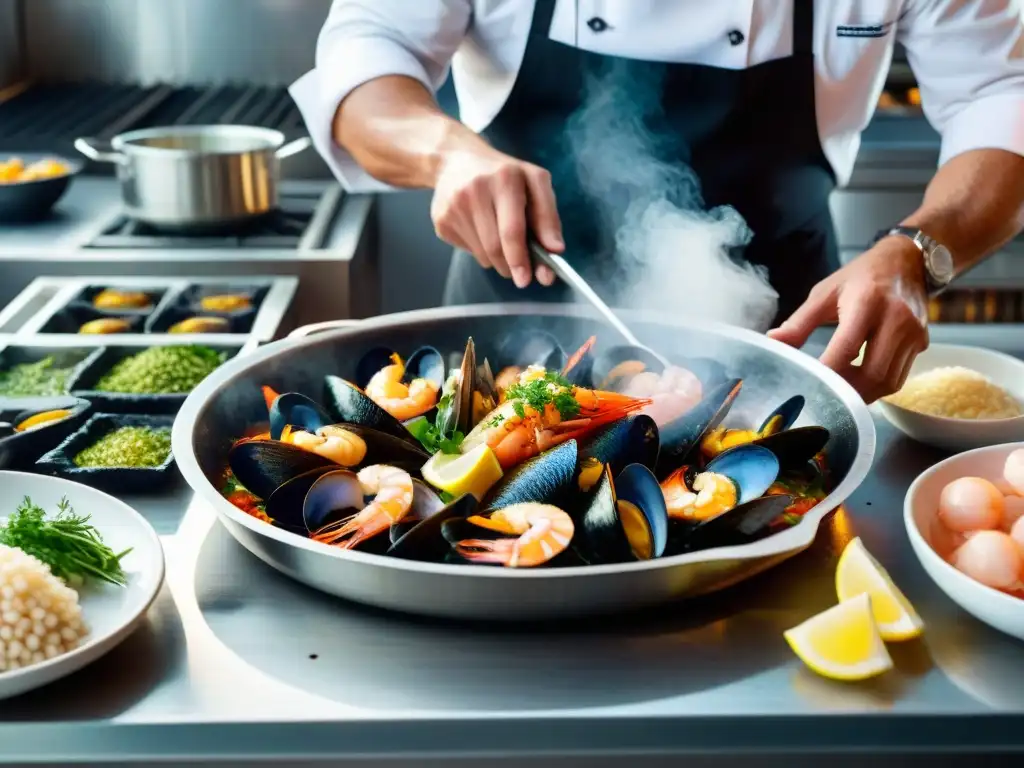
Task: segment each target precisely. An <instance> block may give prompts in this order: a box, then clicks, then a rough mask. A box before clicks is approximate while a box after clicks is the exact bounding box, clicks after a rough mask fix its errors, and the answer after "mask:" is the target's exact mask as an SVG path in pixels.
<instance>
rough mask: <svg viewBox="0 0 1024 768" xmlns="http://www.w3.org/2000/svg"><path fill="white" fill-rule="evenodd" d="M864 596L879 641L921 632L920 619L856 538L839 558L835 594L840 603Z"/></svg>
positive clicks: (908, 637) (912, 636)
mask: <svg viewBox="0 0 1024 768" xmlns="http://www.w3.org/2000/svg"><path fill="white" fill-rule="evenodd" d="M864 593H867V594H868V595H870V596H871V609H872V611H874V614H875V623H876V624H877V625H878V632H879V634H880V635H881V636H882V639H883V640H887V641H890V642H894V641H898V640H910V639H912V638H915V637H918V636H920V634H921V632H922V631H923V630H924V622H923V621H921V617H920V616H918V615H917V611H915V610H914V606H912V605H911V604H910V601H909V600H907V598H906V597H905V596H904V594H903V593H902V592H900V590H899V588H898V587H897V586H896V585H895V584H893V582H892V578H890V576H889V574H888V573H886V571H885V568H883V567H882V566H881V564H879V562H878V561H877V560H875V558H873V557H872V556H871V553H870V552H868V551H867V549H866V548H865V547H864V543H863V542H862V541H861V540H860V538H859V537H858V538H856V539H854V540H853V541H851V542H850V543H849V544H847V545H846V549H844V550H843V554H842V556H841V557H840V558H839V565H837V566H836V594H837V595H838V596H839V601H840V602H843V601H844V600H850V599H851V598H854V597H856V596H857V595H860V594H864Z"/></svg>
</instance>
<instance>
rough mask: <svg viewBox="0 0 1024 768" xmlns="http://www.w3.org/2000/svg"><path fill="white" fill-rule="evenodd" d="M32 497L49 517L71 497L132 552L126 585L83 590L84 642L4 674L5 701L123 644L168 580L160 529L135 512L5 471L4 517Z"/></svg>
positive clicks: (0, 480) (114, 543)
mask: <svg viewBox="0 0 1024 768" xmlns="http://www.w3.org/2000/svg"><path fill="white" fill-rule="evenodd" d="M25 496H28V497H30V498H31V499H32V502H33V503H34V504H38V505H39V506H40V507H42V508H43V509H44V510H46V512H47V514H56V510H57V504H58V502H60V500H61V498H63V497H67V499H68V501H69V502H70V503H71V506H72V507H73V508H74V510H75V512H77V513H79V514H86V515H91V516H92V521H91V522H92V524H93V525H95V526H96V528H97V529H98V530H99V532H100V534H101V535H102V536H103V540H104V541H105V542H106V543H107V544H108V545H110V547H111V548H112V549H113V550H114V551H115V552H121V551H123V550H125V549H127V548H129V547H131V548H132V551H131V552H130V553H128V554H127V555H126V556H125V557H124V559H123V560H122V561H121V563H122V566H123V568H124V571H125V573H126V574H127V576H128V584H127V586H125V587H117V586H114V585H112V584H101V583H95V582H89V583H88V584H87V585H86V586H84V587H82V588H81V589H80V590H79V602H80V604H81V606H82V613H83V615H84V618H85V621H86V623H87V624H88V626H89V630H90V632H89V635H88V637H87V638H86V639H85V642H84V643H83V644H82V645H80V646H79V647H78V648H76V649H75V650H73V651H71V652H70V653H66V654H64V655H63V656H58V657H57V658H54V659H50V660H49V661H45V662H42V663H41V664H36V665H34V666H31V667H25V668H24V669H18V670H14V671H11V672H0V699H6V698H10V697H11V696H17V695H19V694H22V693H25V692H26V691H30V690H32V689H34V688H39V687H41V686H43V685H46V684H48V683H51V682H53V681H54V680H58V679H60V678H62V677H65V676H66V675H69V674H71V673H72V672H75V671H77V670H79V669H81V668H82V667H84V666H86V665H87V664H90V663H92V662H93V661H95V660H96V659H98V658H100V657H101V656H102V655H103V654H105V653H107V651H109V650H111V649H112V648H114V647H115V646H116V645H118V643H120V642H121V641H122V640H124V639H125V638H126V637H128V635H130V634H131V633H132V631H133V630H134V629H135V628H136V627H137V626H138V624H139V623H140V621H141V620H142V619H143V618H144V616H145V614H146V611H147V610H148V609H149V606H150V605H152V603H153V600H154V599H155V598H156V596H157V593H158V592H159V591H160V586H161V585H162V584H163V580H164V553H163V549H162V548H161V546H160V538H159V537H158V536H157V534H156V531H154V530H153V528H152V526H151V525H150V524H149V523H148V522H146V520H145V519H144V518H143V517H142V516H141V515H140V514H139V513H138V512H136V511H135V510H133V509H132V508H131V507H129V506H128V505H127V504H124V503H123V502H121V501H118V500H117V499H115V498H114V497H112V496H108V495H107V494H105V493H102V492H101V491H97V490H95V489H94V488H89V487H87V486H84V485H79V484H78V483H73V482H71V481H69V480H61V479H60V478H56V477H48V476H44V475H31V474H27V473H24V472H0V501H2V506H0V516H2V517H4V518H6V517H8V516H9V515H10V514H11V513H13V512H14V510H15V508H16V507H17V506H18V504H19V503H20V502H21V500H22V499H23V498H24V497H25Z"/></svg>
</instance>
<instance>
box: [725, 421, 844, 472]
mask: <svg viewBox="0 0 1024 768" xmlns="http://www.w3.org/2000/svg"><path fill="white" fill-rule="evenodd" d="M829 437H830V435H829V431H828V430H827V429H825V427H818V426H810V427H797V428H796V429H787V430H785V431H784V432H778V433H776V434H774V435H769V436H768V437H762V438H760V439H759V440H755V441H754V442H753V443H752V445H757V446H760V447H762V448H766V449H768V450H769V451H771V452H772V453H774V454H775V455H776V456H777V457H778V459H779V464H780V465H781V467H782V468H783V469H796V468H798V467H801V466H803V465H804V464H806V463H807V462H808V461H810V460H811V459H813V458H814V457H815V456H817V455H818V453H820V452H821V451H822V450H824V448H825V446H826V445H827V444H828V441H829ZM738 447H740V448H742V447H743V446H738ZM731 450H736V448H733V449H731ZM729 452H730V451H726V453H729ZM723 455H724V454H723Z"/></svg>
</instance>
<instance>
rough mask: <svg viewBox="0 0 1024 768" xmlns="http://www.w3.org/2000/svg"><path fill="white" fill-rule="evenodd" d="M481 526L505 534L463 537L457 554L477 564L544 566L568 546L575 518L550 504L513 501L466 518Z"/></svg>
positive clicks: (573, 530)
mask: <svg viewBox="0 0 1024 768" xmlns="http://www.w3.org/2000/svg"><path fill="white" fill-rule="evenodd" d="M466 522H468V523H471V524H473V525H475V526H477V527H479V528H486V529H487V530H490V531H495V532H497V533H503V534H506V535H507V537H505V538H499V539H463V540H462V541H460V542H458V543H457V544H456V545H455V551H456V553H457V554H458V555H459V556H460V557H462V558H463V559H464V560H468V561H470V562H475V563H493V564H497V565H502V566H504V567H506V568H531V567H534V566H538V565H543V564H544V563H547V562H549V561H551V560H552V559H554V558H555V557H557V556H558V555H560V554H561V553H562V552H564V551H565V550H566V548H567V547H568V546H569V542H571V541H572V537H573V535H574V534H575V532H576V529H575V526H574V525H573V522H572V518H571V517H569V515H568V514H567V513H566V512H565V511H564V510H561V509H559V508H558V507H555V506H552V505H550V504H535V503H524V504H513V505H512V506H509V507H505V508H504V509H499V510H497V511H495V512H492V513H491V514H490V515H489V516H487V517H483V516H479V515H473V516H472V517H469V518H467V519H466Z"/></svg>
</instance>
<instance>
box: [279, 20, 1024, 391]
mask: <svg viewBox="0 0 1024 768" xmlns="http://www.w3.org/2000/svg"><path fill="white" fill-rule="evenodd" d="M897 41H899V42H900V43H902V44H903V45H904V46H905V48H906V50H907V55H908V60H909V62H910V64H911V66H912V67H913V70H914V73H915V75H916V78H917V80H918V83H919V86H920V91H921V98H922V103H923V108H924V111H925V114H926V116H927V117H928V119H929V120H930V122H931V124H932V125H933V126H935V128H936V129H938V131H939V132H940V133H941V134H942V151H941V157H940V167H939V169H938V171H937V173H936V174H935V176H934V178H933V179H932V181H931V183H930V184H929V186H928V189H927V192H926V194H925V197H924V200H923V201H922V203H921V206H920V207H919V208H918V209H917V210H916V211H915V212H914V213H912V214H911V215H910V216H908V217H907V218H905V219H903V220H893V221H892V222H891V227H888V228H886V229H885V230H883V231H882V232H880V233H879V234H878V236H877V237H876V239H875V241H874V244H873V245H872V246H871V247H870V248H869V249H868V250H867V251H866V252H864V253H863V254H862V255H860V256H859V257H858V258H856V259H853V260H852V261H850V263H848V264H847V265H846V266H843V267H840V266H839V261H838V258H837V253H836V237H835V232H834V229H833V224H832V220H831V217H830V214H829V208H828V198H829V193H830V192H831V191H832V190H833V189H834V188H835V186H836V185H837V184H840V185H841V184H843V183H844V182H846V181H847V180H848V179H849V177H850V173H851V170H852V167H853V164H854V159H855V157H856V154H857V149H858V146H859V137H860V132H861V131H862V130H863V129H864V127H865V126H866V125H867V123H868V121H869V120H870V118H871V116H872V113H873V111H874V108H875V105H876V103H877V102H878V99H879V96H880V95H881V91H882V88H883V84H884V81H885V78H886V74H887V70H888V66H889V62H890V60H891V56H892V52H893V47H894V45H895V44H896V42H897ZM613 64H614V65H615V67H616V68H617V70H616V71H617V72H619V73H620V74H621V73H622V71H623V70H625V72H626V76H627V77H628V78H635V82H636V83H637V84H638V88H639V86H640V84H642V83H651V82H654V83H657V84H658V89H659V90H658V93H657V94H656V95H657V98H658V100H659V101H660V105H659V110H658V112H657V120H656V121H652V124H651V125H648V126H646V127H647V128H648V130H650V131H653V132H655V133H656V135H657V137H658V139H659V141H658V142H657V143H658V145H659V146H663V147H666V148H667V150H666V152H667V153H668V154H667V155H666V156H665V157H663V158H661V159H662V160H665V161H667V162H677V163H687V164H688V165H689V166H691V167H692V168H693V170H694V171H695V172H696V174H697V176H698V177H699V179H700V183H701V187H702V193H703V198H704V201H705V204H706V205H707V206H709V207H710V206H719V205H729V206H733V207H734V208H735V209H736V210H738V212H739V213H740V214H741V215H742V216H743V218H744V219H745V220H746V222H747V223H748V224H749V226H750V228H751V229H752V231H753V239H752V240H751V242H750V243H749V245H747V246H746V248H745V251H744V254H743V257H744V258H746V259H747V260H748V261H749V262H752V263H756V264H762V265H764V266H765V267H766V268H767V270H768V275H769V279H770V281H771V283H772V285H773V287H774V288H775V289H776V290H777V291H778V292H779V295H780V300H779V316H778V322H779V324H778V325H777V327H775V328H774V329H773V330H771V331H770V335H771V336H772V337H774V338H775V339H778V340H781V341H783V342H786V343H788V344H792V345H795V346H800V345H802V344H803V343H804V342H805V341H806V340H807V338H808V336H809V335H810V333H811V331H813V330H814V329H815V328H816V327H818V326H819V325H821V324H826V323H835V322H838V328H837V330H836V332H835V334H834V336H833V338H832V341H831V342H830V344H829V345H828V348H827V349H826V351H825V352H824V354H823V356H822V361H823V362H824V363H825V364H826V365H828V366H830V367H831V368H833V369H834V370H836V371H838V372H839V373H840V374H841V375H843V376H845V377H846V378H847V379H848V380H849V381H850V382H851V383H852V384H853V385H854V386H855V387H856V388H857V389H858V390H859V391H860V393H861V394H862V395H863V396H864V398H865V399H866V400H867V401H869V402H870V401H872V400H874V399H876V398H878V397H880V396H883V395H885V394H888V393H891V392H893V391H895V390H897V389H898V388H899V387H900V386H901V385H902V383H903V382H904V380H905V378H906V376H907V372H908V369H909V367H910V364H911V362H912V361H913V359H914V357H915V356H916V355H917V354H918V353H919V352H921V351H922V350H923V349H924V348H925V347H926V346H927V344H928V332H927V328H926V319H927V314H926V304H927V298H928V296H929V295H930V294H933V293H935V292H938V291H940V290H941V289H942V288H944V287H945V286H946V285H948V284H949V282H950V281H951V280H952V279H953V278H954V277H956V276H957V275H958V274H960V273H962V272H964V271H965V270H967V269H969V268H970V267H971V266H973V265H974V264H976V263H977V262H978V261H979V260H980V259H982V258H983V257H984V256H986V255H988V254H989V253H991V252H992V251H993V250H995V249H997V248H999V247H1000V246H1001V245H1002V244H1003V243H1005V242H1006V241H1007V240H1009V239H1010V238H1012V237H1013V236H1014V235H1015V234H1016V233H1017V232H1018V231H1019V229H1020V228H1021V225H1022V222H1021V215H1022V204H1024V158H1022V155H1024V34H1022V23H1021V6H1020V3H1019V2H1018V1H1017V0H715V2H707V0H334V4H333V7H332V8H331V12H330V16H329V18H328V19H327V22H326V24H325V25H324V28H323V30H322V32H321V35H320V39H319V43H318V46H317V56H316V67H315V69H314V70H313V71H311V72H310V73H308V74H307V75H305V76H304V77H303V78H302V79H301V80H299V81H298V82H297V83H296V84H295V85H294V86H293V87H292V93H293V95H294V96H295V98H296V101H297V102H298V103H299V106H300V108H301V109H302V112H303V114H304V116H305V118H306V122H307V124H308V126H309V129H310V131H311V134H312V136H313V139H314V142H315V143H316V145H317V147H318V149H319V151H320V152H321V154H322V155H323V156H324V157H325V158H326V159H327V161H328V162H329V163H330V165H331V167H332V168H333V170H334V172H335V173H336V175H337V176H338V178H339V179H340V180H341V182H342V183H343V184H344V185H345V187H346V188H347V189H349V190H353V191H376V190H386V189H392V188H395V187H405V188H430V189H433V191H434V192H433V203H432V206H431V215H432V217H433V222H434V226H435V228H436V231H437V234H438V236H439V237H441V238H443V239H444V240H445V241H447V242H448V243H450V244H452V245H453V246H455V248H456V252H455V256H454V258H453V262H452V265H451V269H450V273H449V277H448V283H447V287H446V294H445V302H446V303H447V304H464V303H478V302H488V301H516V300H529V301H561V300H568V298H569V297H568V296H567V290H568V289H567V288H566V287H565V286H564V285H562V284H554V283H555V279H554V275H553V274H552V273H551V272H550V271H549V270H548V269H547V268H545V267H537V268H536V270H535V271H534V270H533V269H532V267H531V261H530V259H529V257H528V252H527V242H526V238H527V232H528V231H532V232H534V233H535V234H536V236H537V239H538V240H539V241H540V243H541V244H542V245H543V246H544V247H546V248H547V249H549V250H551V251H555V252H564V254H565V256H566V258H567V259H569V260H570V261H571V263H573V264H574V266H575V267H576V268H577V269H579V270H580V271H581V272H583V273H584V275H585V276H587V277H589V278H590V279H592V280H594V281H596V282H597V284H598V285H597V287H598V289H599V291H600V290H602V287H601V285H600V280H601V275H602V274H605V275H607V274H611V272H610V271H609V270H606V269H604V267H606V266H608V265H607V264H605V263H602V262H603V261H604V262H607V261H609V260H613V258H614V257H613V256H604V257H601V256H600V255H598V254H599V253H600V250H595V247H596V244H595V242H594V235H593V233H594V232H595V231H599V230H600V227H598V226H597V223H596V221H595V218H594V217H595V215H596V214H595V213H594V211H593V210H589V211H588V201H587V195H586V193H585V191H584V190H583V189H582V184H581V179H580V175H579V169H578V168H577V169H576V171H575V172H565V171H564V167H565V166H566V164H565V163H559V162H558V160H559V157H560V155H561V154H562V153H564V152H565V151H566V147H565V146H564V145H563V144H561V143H560V138H559V137H564V136H565V135H566V131H565V128H566V123H567V121H568V120H569V118H570V116H572V115H573V114H574V113H577V112H578V110H579V108H580V107H581V103H582V100H583V99H584V91H585V89H584V85H585V83H586V82H588V81H589V80H590V79H592V78H594V77H598V78H599V77H601V76H602V73H605V72H608V71H610V67H611V66H612V65H613ZM449 68H451V70H452V72H453V76H454V83H455V87H456V91H457V93H458V99H459V107H460V117H461V121H462V122H459V121H458V120H455V119H452V118H450V117H448V116H447V115H446V114H445V113H444V112H442V110H441V109H440V108H439V107H438V105H437V103H436V101H435V98H434V93H435V92H436V90H437V89H438V88H439V87H440V86H441V85H442V84H443V83H444V81H445V79H446V77H447V75H448V72H449ZM608 151H609V152H614V151H615V148H614V146H610V147H609V149H608ZM556 167H558V168H561V169H563V170H558V171H557V172H556V173H552V169H553V168H556ZM553 284H554V285H553ZM681 290H685V287H681ZM606 295H607V294H606ZM865 342H867V347H866V350H867V351H866V354H865V356H864V358H863V360H862V361H857V358H858V355H859V353H860V351H861V348H862V346H863V345H864V343H865Z"/></svg>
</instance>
